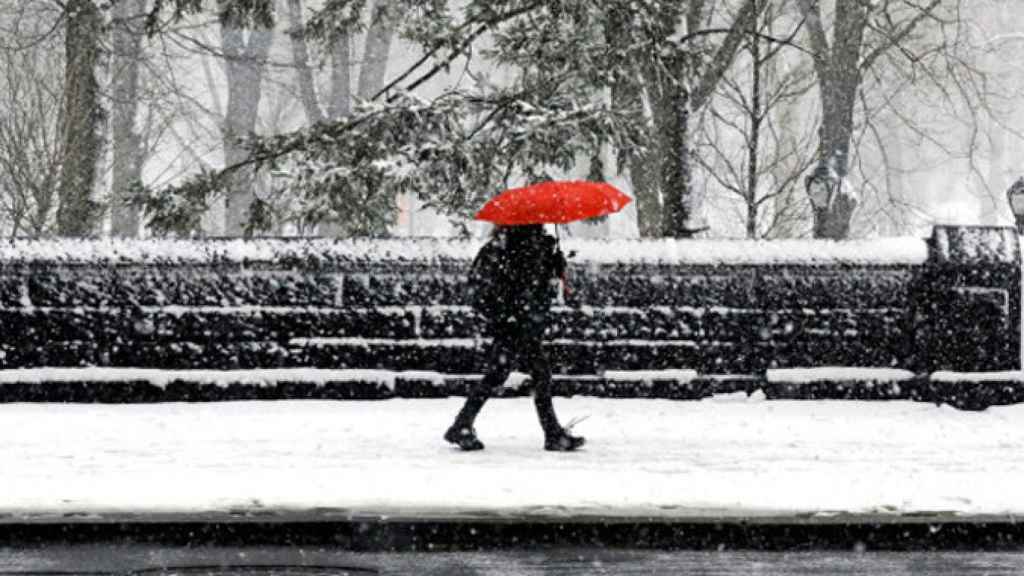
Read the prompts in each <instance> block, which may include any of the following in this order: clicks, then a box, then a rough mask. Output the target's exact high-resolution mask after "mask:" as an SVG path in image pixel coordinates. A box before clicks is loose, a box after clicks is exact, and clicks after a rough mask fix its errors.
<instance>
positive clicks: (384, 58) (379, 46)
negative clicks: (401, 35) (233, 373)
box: [358, 0, 395, 100]
mask: <svg viewBox="0 0 1024 576" xmlns="http://www.w3.org/2000/svg"><path fill="white" fill-rule="evenodd" d="M393 2H394V0H378V1H377V3H376V5H375V6H374V7H373V16H372V17H371V19H370V27H369V29H368V30H367V31H366V44H365V48H364V49H363V61H362V65H361V66H360V67H359V92H358V96H359V98H360V99H361V100H369V99H370V98H373V97H374V96H376V95H377V92H380V90H381V88H383V87H384V76H385V75H386V74H387V69H388V54H390V52H391V41H392V40H393V39H394V37H395V18H394V15H393V14H392V13H391V11H392V10H393V7H392V6H391V5H392V3H393Z"/></svg>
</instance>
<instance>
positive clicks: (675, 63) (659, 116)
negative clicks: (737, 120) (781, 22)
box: [612, 0, 765, 237]
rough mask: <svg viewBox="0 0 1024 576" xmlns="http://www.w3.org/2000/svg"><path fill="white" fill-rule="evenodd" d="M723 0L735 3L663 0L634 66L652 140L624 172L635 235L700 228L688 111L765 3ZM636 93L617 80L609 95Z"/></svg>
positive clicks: (622, 99)
mask: <svg viewBox="0 0 1024 576" xmlns="http://www.w3.org/2000/svg"><path fill="white" fill-rule="evenodd" d="M730 4H733V5H735V4H737V3H736V2H723V1H717V0H710V1H709V0H701V1H697V2H688V3H685V4H681V3H676V4H666V8H667V9H666V10H665V11H664V13H663V14H662V18H661V20H660V22H659V23H658V25H659V29H658V30H657V31H655V34H656V35H657V36H658V38H657V39H656V41H655V46H656V51H655V54H656V57H655V58H654V59H652V60H651V61H650V62H647V63H644V64H642V65H641V70H640V73H641V75H642V77H643V79H644V81H643V89H642V90H643V92H642V94H643V97H644V100H645V101H646V102H647V103H648V106H647V107H646V110H647V113H648V114H649V126H650V130H651V136H652V138H651V142H652V146H651V147H650V150H649V152H648V153H646V154H639V155H633V156H632V157H631V163H630V174H631V175H632V177H633V179H634V181H633V188H634V190H635V192H636V196H637V203H638V217H639V219H640V232H641V234H642V235H652V234H654V233H655V232H657V233H659V234H661V235H665V236H674V237H690V236H693V235H694V234H696V233H698V232H700V231H702V230H704V229H706V227H707V225H706V224H705V223H704V219H703V214H702V211H703V209H702V202H703V195H702V193H701V192H700V191H699V190H698V189H697V188H696V187H695V186H694V185H693V168H694V159H693V144H692V141H693V138H694V134H693V126H692V124H693V118H695V117H696V116H697V115H698V114H699V113H700V111H701V110H703V109H704V107H705V106H706V105H707V103H708V102H709V100H710V98H711V96H712V94H713V93H714V91H715V89H716V87H717V86H718V84H719V82H720V81H721V79H722V77H723V76H724V74H725V72H726V70H728V69H729V67H730V65H731V64H732V61H733V58H734V57H735V55H736V53H737V51H738V50H739V48H740V46H741V43H742V41H743V38H744V36H745V35H746V34H747V33H748V32H749V30H750V28H751V24H752V23H753V22H755V21H756V18H757V14H758V13H759V11H760V10H762V9H763V7H764V5H765V2H764V1H763V0H761V1H758V0H742V1H741V2H739V3H738V8H736V9H735V11H733V12H730V11H729V10H728V8H729V6H730ZM716 18H717V20H716ZM612 22H613V25H617V24H618V23H617V22H616V21H614V20H612ZM680 22H682V23H683V28H682V29H681V30H680ZM715 23H717V24H718V25H714V24H715ZM637 96H638V94H636V93H631V92H630V91H629V89H628V88H626V87H620V88H619V89H618V90H617V91H616V92H615V93H614V95H613V99H614V100H616V101H617V102H619V103H621V104H625V105H629V104H630V103H631V101H635V99H636V97H637ZM655 222H657V223H655Z"/></svg>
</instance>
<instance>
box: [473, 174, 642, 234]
mask: <svg viewBox="0 0 1024 576" xmlns="http://www.w3.org/2000/svg"><path fill="white" fill-rule="evenodd" d="M631 200H632V198H630V197H629V196H626V195H625V194H623V193H622V192H620V191H619V190H618V189H617V188H615V187H614V186H612V185H611V184H606V183H604V182H588V181H585V180H555V181H550V182H541V183H540V184H534V185H532V186H524V187H522V188H513V189H511V190H506V191H505V192H502V193H501V194H499V195H497V196H495V197H494V198H491V200H490V201H489V202H488V203H487V204H484V207H483V208H481V209H480V211H479V212H477V213H476V219H477V220H487V221H488V222H494V223H495V224H501V225H504V226H521V225H524V224H565V223H567V222H575V221H576V220H584V219H586V218H595V217H597V216H604V215H605V214H611V213H612V212H618V211H619V210H621V209H622V208H623V207H624V206H625V205H626V204H629V202H630V201H631Z"/></svg>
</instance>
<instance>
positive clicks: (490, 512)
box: [0, 393, 1024, 522]
mask: <svg viewBox="0 0 1024 576" xmlns="http://www.w3.org/2000/svg"><path fill="white" fill-rule="evenodd" d="M759 394H760V393H758V394H755V396H753V397H751V398H749V399H748V398H747V397H746V396H745V395H743V394H742V393H740V394H733V395H725V396H716V397H714V398H712V399H708V400H705V401H701V402H678V401H669V400H608V399H596V398H585V397H576V398H572V399H564V398H558V399H556V400H555V402H556V408H557V409H558V411H559V414H560V416H561V418H562V419H563V421H567V420H569V419H570V418H572V417H574V416H583V415H589V419H587V420H586V421H584V422H583V423H581V424H579V425H578V427H577V430H578V431H579V432H580V433H582V434H584V435H585V436H586V437H587V440H588V444H587V447H586V448H585V449H584V450H583V451H581V452H579V453H570V454H560V453H548V452H544V451H543V450H542V449H541V442H542V440H541V434H540V429H539V426H538V425H537V423H536V419H535V416H534V413H533V405H532V402H531V400H530V399H529V398H516V399H496V400H493V401H492V402H491V403H489V404H488V405H487V406H486V407H485V408H484V411H483V413H482V414H481V417H480V419H479V421H478V423H477V430H478V432H479V434H480V436H481V439H482V440H483V441H484V442H485V443H486V444H487V449H486V450H485V451H483V452H480V453H462V452H459V451H457V450H455V449H453V448H452V447H450V446H448V445H446V444H445V443H444V442H443V441H442V440H441V434H442V433H443V431H444V429H445V427H446V426H447V425H448V423H449V421H450V419H451V418H452V416H453V415H454V413H455V412H456V411H457V409H458V408H459V406H460V404H461V399H460V398H449V399H441V400H387V401H378V402H355V401H352V402H336V401H335V402H332V401H301V400H290V401H276V402H221V403H208V404H179V403H172V404H153V405H83V404H77V405H76V404H5V405H0V521H3V522H10V521H19V520H24V519H26V518H27V519H32V520H39V521H44V520H66V519H75V518H83V517H84V518H89V517H95V516H96V515H100V516H104V517H106V518H108V519H111V518H121V519H123V518H126V517H127V518H138V517H140V516H139V515H141V516H142V517H148V518H178V519H181V517H188V516H192V517H200V518H226V517H228V516H229V515H240V516H248V517H256V518H266V516H265V515H266V514H278V515H282V516H284V517H286V518H334V519H345V518H349V517H380V516H386V517H388V518H410V517H416V518H435V519H439V518H494V517H503V516H508V517H516V518H524V517H533V518H537V517H545V518H546V517H551V516H556V517H566V516H572V517H577V518H580V517H588V516H602V517H608V516H615V517H620V518H627V517H629V518H649V517H655V518H676V519H683V520H693V519H701V518H708V517H728V518H733V519H737V518H741V517H757V518H760V519H766V518H770V517H779V516H781V517H787V518H793V516H794V515H799V517H800V519H801V520H809V521H815V520H821V521H829V519H832V520H835V519H836V515H837V514H839V515H843V513H848V514H853V515H860V516H859V517H860V518H862V519H863V518H871V519H877V518H882V519H889V518H891V519H897V518H899V517H901V515H913V516H914V517H916V518H920V516H921V515H925V516H928V515H930V514H932V513H938V514H940V515H941V516H943V517H946V518H948V517H949V515H1011V516H1012V515H1017V514H1024V490H1022V489H1021V486H1024V424H1022V422H1024V405H1019V406H1008V407H997V408H990V409H989V410H987V411H985V412H980V413H978V412H961V411H957V410H955V409H953V408H950V407H948V406H943V407H937V406H934V405H930V404H922V403H912V402H904V401H889V402H852V401H814V402H800V401H792V402H791V401H765V400H763V399H762V397H760V396H759ZM165 515H167V516H165ZM179 515H182V516H181V517H179ZM844 517H845V516H844ZM903 517H904V518H906V516H903ZM1004 517H1005V516H1004Z"/></svg>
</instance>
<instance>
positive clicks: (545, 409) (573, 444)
mask: <svg viewBox="0 0 1024 576" xmlns="http://www.w3.org/2000/svg"><path fill="white" fill-rule="evenodd" d="M533 404H534V406H536V408H537V418H538V419H540V426H541V428H542V429H543V430H544V449H545V450H551V451H555V452H572V451H573V450H576V449H577V448H579V447H580V446H583V443H584V442H585V440H584V439H583V438H582V437H580V436H573V435H572V434H569V431H568V430H567V429H565V428H562V425H561V424H559V423H558V416H556V415H555V407H554V405H553V404H552V403H551V397H550V396H541V397H534V399H533Z"/></svg>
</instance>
